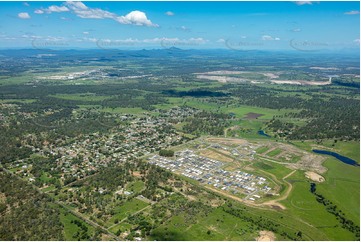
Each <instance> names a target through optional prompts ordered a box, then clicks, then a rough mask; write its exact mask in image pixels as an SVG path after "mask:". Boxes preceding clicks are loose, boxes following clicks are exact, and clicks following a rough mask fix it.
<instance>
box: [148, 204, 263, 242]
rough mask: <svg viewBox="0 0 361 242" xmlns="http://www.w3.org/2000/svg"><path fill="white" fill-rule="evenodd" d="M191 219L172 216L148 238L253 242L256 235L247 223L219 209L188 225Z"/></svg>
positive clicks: (197, 217) (182, 216) (198, 217)
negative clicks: (245, 241) (247, 241)
mask: <svg viewBox="0 0 361 242" xmlns="http://www.w3.org/2000/svg"><path fill="white" fill-rule="evenodd" d="M191 219H192V218H190V217H189V215H188V216H187V214H180V215H178V216H172V218H171V219H170V220H168V221H167V223H166V224H163V225H161V226H160V227H158V228H156V229H155V230H154V232H153V234H152V235H151V237H150V238H151V239H152V240H154V239H155V240H208V241H209V240H254V239H255V238H256V237H257V235H258V233H257V232H256V231H254V230H253V229H252V228H251V226H250V224H249V223H247V222H245V221H243V220H240V219H236V218H235V217H234V216H232V215H230V214H228V213H225V212H224V211H223V210H222V209H221V208H217V209H214V210H213V211H212V212H211V213H209V214H208V215H207V216H203V217H202V216H199V215H198V216H196V217H195V218H193V219H192V221H193V220H195V221H193V222H195V223H190V220H191ZM184 231H187V232H186V233H184ZM208 231H209V232H208Z"/></svg>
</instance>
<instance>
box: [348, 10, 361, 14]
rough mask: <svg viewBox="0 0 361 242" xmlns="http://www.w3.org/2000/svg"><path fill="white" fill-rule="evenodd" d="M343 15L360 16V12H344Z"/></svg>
mask: <svg viewBox="0 0 361 242" xmlns="http://www.w3.org/2000/svg"><path fill="white" fill-rule="evenodd" d="M344 14H347V15H356V14H360V11H356V10H353V11H349V12H345V13H344Z"/></svg>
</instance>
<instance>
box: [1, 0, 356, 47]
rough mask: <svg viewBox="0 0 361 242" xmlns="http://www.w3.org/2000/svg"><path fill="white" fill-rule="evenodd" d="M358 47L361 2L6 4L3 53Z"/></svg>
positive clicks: (2, 39)
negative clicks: (5, 50)
mask: <svg viewBox="0 0 361 242" xmlns="http://www.w3.org/2000/svg"><path fill="white" fill-rule="evenodd" d="M359 46H360V3H359V2H344V1H343V2H310V1H298V2H98V1H83V2H80V1H76V2H72V1H67V2H61V1H54V2H32V1H29V2H20V1H19V2H0V48H36V49H43V48H50V49H58V48H63V49H71V48H86V49H89V48H100V49H114V48H116V49H143V48H145V49H161V48H170V47H177V48H181V49H211V48H216V49H234V50H255V49H257V50H295V49H296V50H304V51H313V50H319V49H329V50H342V49H355V50H358V49H359Z"/></svg>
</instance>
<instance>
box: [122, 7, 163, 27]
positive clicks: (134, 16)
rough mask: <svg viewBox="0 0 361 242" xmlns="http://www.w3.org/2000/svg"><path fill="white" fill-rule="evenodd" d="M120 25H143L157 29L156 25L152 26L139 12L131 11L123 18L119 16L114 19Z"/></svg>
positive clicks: (143, 14)
mask: <svg viewBox="0 0 361 242" xmlns="http://www.w3.org/2000/svg"><path fill="white" fill-rule="evenodd" d="M115 19H116V20H117V21H118V22H119V23H121V24H133V25H143V26H152V27H158V25H157V24H153V23H152V22H151V21H150V20H149V19H148V18H147V16H146V15H145V13H143V12H141V11H138V10H136V11H132V12H130V13H128V14H127V15H125V16H119V17H116V18H115Z"/></svg>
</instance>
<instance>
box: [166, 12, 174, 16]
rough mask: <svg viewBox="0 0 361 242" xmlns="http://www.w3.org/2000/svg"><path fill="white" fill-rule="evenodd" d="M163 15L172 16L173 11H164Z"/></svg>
mask: <svg viewBox="0 0 361 242" xmlns="http://www.w3.org/2000/svg"><path fill="white" fill-rule="evenodd" d="M165 15H168V16H174V13H173V12H171V11H167V12H165Z"/></svg>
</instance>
